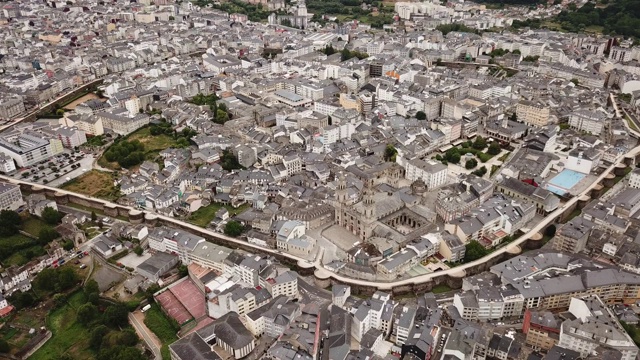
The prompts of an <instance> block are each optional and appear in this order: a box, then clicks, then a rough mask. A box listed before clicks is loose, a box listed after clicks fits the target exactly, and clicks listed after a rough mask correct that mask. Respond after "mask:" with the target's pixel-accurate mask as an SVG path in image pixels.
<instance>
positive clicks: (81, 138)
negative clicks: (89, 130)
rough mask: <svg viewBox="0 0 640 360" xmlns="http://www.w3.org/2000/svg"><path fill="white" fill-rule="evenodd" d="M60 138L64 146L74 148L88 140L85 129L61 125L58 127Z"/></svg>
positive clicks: (57, 132)
mask: <svg viewBox="0 0 640 360" xmlns="http://www.w3.org/2000/svg"><path fill="white" fill-rule="evenodd" d="M56 134H57V135H58V139H60V141H61V142H62V146H64V147H66V148H68V149H73V148H75V147H76V146H80V145H82V144H84V143H86V142H87V137H86V135H85V133H84V131H82V130H80V129H77V128H68V127H61V128H58V129H56Z"/></svg>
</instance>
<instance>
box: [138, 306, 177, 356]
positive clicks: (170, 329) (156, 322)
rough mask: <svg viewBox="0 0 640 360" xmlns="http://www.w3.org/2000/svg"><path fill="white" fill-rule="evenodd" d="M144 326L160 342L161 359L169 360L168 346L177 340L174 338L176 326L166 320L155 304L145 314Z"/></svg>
mask: <svg viewBox="0 0 640 360" xmlns="http://www.w3.org/2000/svg"><path fill="white" fill-rule="evenodd" d="M144 324H145V325H147V327H148V328H149V330H151V331H153V333H154V334H156V336H157V337H158V339H160V341H162V349H160V350H161V351H162V359H164V360H170V359H171V355H170V353H169V344H171V343H173V342H174V341H176V340H178V337H177V336H176V333H177V330H176V326H177V325H176V324H172V323H171V320H169V318H167V316H166V315H165V314H164V313H163V312H162V310H160V307H159V306H158V305H157V304H153V305H151V309H149V310H147V311H146V312H145V314H144Z"/></svg>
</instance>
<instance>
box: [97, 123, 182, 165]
mask: <svg viewBox="0 0 640 360" xmlns="http://www.w3.org/2000/svg"><path fill="white" fill-rule="evenodd" d="M124 140H127V141H132V140H138V141H140V142H141V143H142V144H143V145H144V152H145V158H146V159H147V160H151V161H153V160H154V159H155V158H156V157H157V156H158V154H159V153H160V151H162V150H165V149H168V148H171V147H176V146H177V141H176V140H175V139H174V138H172V137H171V136H169V135H166V134H160V135H151V127H149V126H145V127H143V128H140V129H138V130H136V131H134V132H132V133H131V134H129V135H127V136H126V137H125V138H124ZM98 165H100V166H102V167H105V168H107V169H114V170H119V169H120V165H118V163H116V162H112V163H110V162H108V161H107V159H105V157H104V156H101V157H100V159H98Z"/></svg>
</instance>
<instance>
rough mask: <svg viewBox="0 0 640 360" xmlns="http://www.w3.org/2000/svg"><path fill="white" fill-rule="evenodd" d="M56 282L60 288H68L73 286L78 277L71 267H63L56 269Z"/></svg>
mask: <svg viewBox="0 0 640 360" xmlns="http://www.w3.org/2000/svg"><path fill="white" fill-rule="evenodd" d="M57 280H58V281H57V284H58V285H59V287H60V290H68V289H71V288H72V287H74V286H75V285H76V284H77V283H78V281H79V280H80V278H79V277H78V274H76V272H75V270H73V268H71V267H63V268H62V269H59V270H58V279H57Z"/></svg>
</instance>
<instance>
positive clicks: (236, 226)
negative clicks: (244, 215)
mask: <svg viewBox="0 0 640 360" xmlns="http://www.w3.org/2000/svg"><path fill="white" fill-rule="evenodd" d="M243 231H244V226H242V224H240V223H239V222H237V221H233V220H231V221H229V222H228V223H227V224H226V225H225V226H224V234H225V235H227V236H233V237H236V236H240V234H242V232H243Z"/></svg>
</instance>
